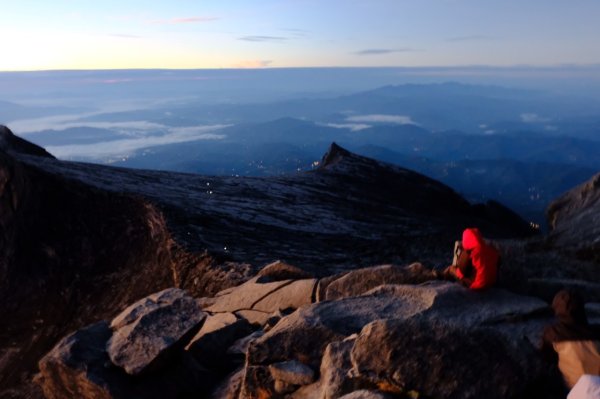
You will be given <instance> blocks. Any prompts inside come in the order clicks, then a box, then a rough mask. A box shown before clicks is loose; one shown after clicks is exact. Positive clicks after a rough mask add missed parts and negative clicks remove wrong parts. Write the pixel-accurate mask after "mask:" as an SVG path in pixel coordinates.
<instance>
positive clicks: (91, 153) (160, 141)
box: [46, 125, 231, 160]
mask: <svg viewBox="0 0 600 399" xmlns="http://www.w3.org/2000/svg"><path fill="white" fill-rule="evenodd" d="M229 126H231V125H209V126H188V127H166V126H164V128H166V131H165V133H164V134H162V135H152V136H138V137H127V138H124V139H122V140H113V141H106V142H101V143H94V144H76V145H60V146H47V147H46V150H47V151H49V152H50V153H51V154H53V155H54V156H56V157H58V158H63V159H91V160H98V159H105V158H108V157H111V158H117V157H120V158H124V157H128V156H129V155H131V154H133V153H134V152H136V151H137V150H140V149H142V148H148V147H156V146H161V145H166V144H175V143H184V142H188V141H197V140H222V139H224V138H225V137H226V136H225V135H224V134H218V133H217V132H218V131H219V130H220V129H223V128H225V127H229Z"/></svg>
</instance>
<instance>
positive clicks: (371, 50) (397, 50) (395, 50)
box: [353, 47, 416, 55]
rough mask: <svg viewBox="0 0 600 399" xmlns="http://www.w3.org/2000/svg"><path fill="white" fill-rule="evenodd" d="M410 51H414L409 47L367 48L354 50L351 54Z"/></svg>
mask: <svg viewBox="0 0 600 399" xmlns="http://www.w3.org/2000/svg"><path fill="white" fill-rule="evenodd" d="M411 51H416V50H415V49H411V48H408V47H407V48H396V49H393V48H368V49H364V50H359V51H355V52H354V53H353V54H356V55H382V54H392V53H408V52H411Z"/></svg>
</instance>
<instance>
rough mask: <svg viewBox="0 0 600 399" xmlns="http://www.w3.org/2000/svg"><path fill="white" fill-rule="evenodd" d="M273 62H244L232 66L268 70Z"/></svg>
mask: <svg viewBox="0 0 600 399" xmlns="http://www.w3.org/2000/svg"><path fill="white" fill-rule="evenodd" d="M272 63H273V61H271V60H243V61H240V62H238V63H235V64H233V65H232V67H233V68H266V67H268V66H269V65H271V64H272Z"/></svg>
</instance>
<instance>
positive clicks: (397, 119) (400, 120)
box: [346, 114, 417, 125]
mask: <svg viewBox="0 0 600 399" xmlns="http://www.w3.org/2000/svg"><path fill="white" fill-rule="evenodd" d="M346 121H348V122H363V123H393V124H397V125H416V124H417V123H415V122H414V121H413V120H412V119H411V118H410V116H406V115H382V114H370V115H356V116H349V117H347V118H346Z"/></svg>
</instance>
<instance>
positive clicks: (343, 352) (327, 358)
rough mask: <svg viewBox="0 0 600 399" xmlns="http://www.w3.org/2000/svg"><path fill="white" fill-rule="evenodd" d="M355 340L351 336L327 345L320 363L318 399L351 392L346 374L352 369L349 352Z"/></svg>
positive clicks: (331, 398) (350, 383)
mask: <svg viewBox="0 0 600 399" xmlns="http://www.w3.org/2000/svg"><path fill="white" fill-rule="evenodd" d="M355 340H356V336H355V335H352V336H351V338H347V339H345V340H343V341H339V342H332V343H330V344H329V345H327V348H326V349H325V353H324V354H323V360H322V362H321V379H320V381H319V383H320V384H319V390H320V392H319V396H318V398H320V399H333V398H337V397H339V396H341V395H342V394H343V393H345V392H349V391H350V390H351V387H352V382H351V381H350V377H349V376H348V372H349V371H350V370H351V369H352V362H351V360H350V352H351V350H352V347H353V346H354V341H355Z"/></svg>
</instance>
